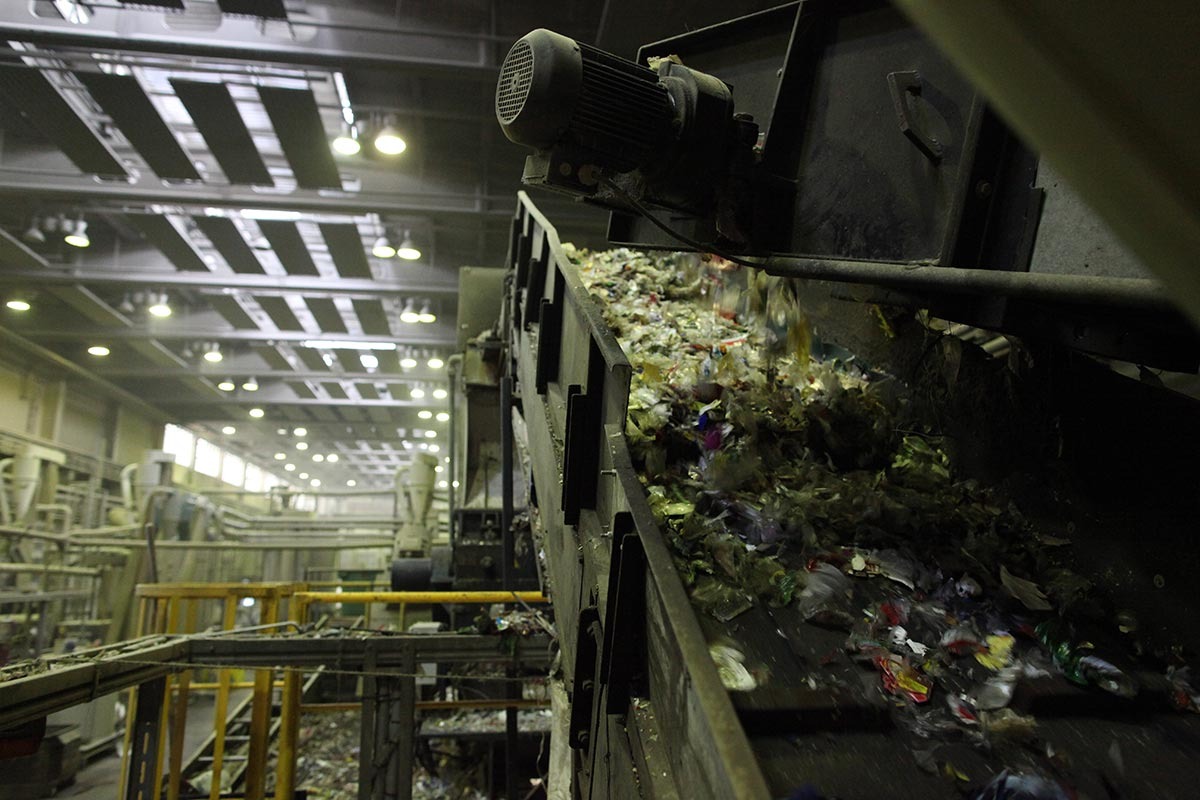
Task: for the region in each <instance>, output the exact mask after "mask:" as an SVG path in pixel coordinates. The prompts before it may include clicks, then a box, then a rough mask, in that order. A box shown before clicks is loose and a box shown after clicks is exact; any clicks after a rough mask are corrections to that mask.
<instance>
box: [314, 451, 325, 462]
mask: <svg viewBox="0 0 1200 800" xmlns="http://www.w3.org/2000/svg"><path fill="white" fill-rule="evenodd" d="M324 460H325V456H324V454H322V453H313V461H315V462H317V463H318V464H320V463H321V462H322V461H324Z"/></svg>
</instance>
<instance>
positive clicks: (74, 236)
mask: <svg viewBox="0 0 1200 800" xmlns="http://www.w3.org/2000/svg"><path fill="white" fill-rule="evenodd" d="M63 241H64V242H66V243H67V244H69V245H71V246H72V247H90V246H91V244H92V239H91V237H89V236H88V232H87V221H86V220H84V218H83V217H80V218H79V219H77V220H75V225H74V227H72V228H71V229H70V230H69V231H68V232H67V235H66V236H64V237H63Z"/></svg>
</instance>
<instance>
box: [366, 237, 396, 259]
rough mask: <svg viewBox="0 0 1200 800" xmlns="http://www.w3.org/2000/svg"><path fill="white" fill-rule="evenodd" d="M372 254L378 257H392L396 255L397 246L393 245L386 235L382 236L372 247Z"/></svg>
mask: <svg viewBox="0 0 1200 800" xmlns="http://www.w3.org/2000/svg"><path fill="white" fill-rule="evenodd" d="M371 255H373V256H375V257H376V258H391V257H392V256H394V255H396V248H394V247H392V243H391V242H390V241H388V238H387V236H386V235H385V236H380V237H379V238H378V239H376V240H375V244H374V245H373V246H372V247H371Z"/></svg>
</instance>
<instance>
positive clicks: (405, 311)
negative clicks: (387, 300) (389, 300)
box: [400, 297, 421, 325]
mask: <svg viewBox="0 0 1200 800" xmlns="http://www.w3.org/2000/svg"><path fill="white" fill-rule="evenodd" d="M400 321H401V322H406V323H408V324H409V325H413V324H415V323H418V322H420V321H421V315H420V314H418V313H417V308H416V306H415V305H414V304H413V301H412V298H411V297H410V298H408V299H407V300H405V301H404V308H402V309H401V310H400Z"/></svg>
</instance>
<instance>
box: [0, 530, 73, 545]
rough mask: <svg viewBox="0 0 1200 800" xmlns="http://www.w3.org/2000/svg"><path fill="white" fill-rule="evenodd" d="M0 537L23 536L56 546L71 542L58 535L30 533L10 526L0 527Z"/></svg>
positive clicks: (68, 537)
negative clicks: (52, 543)
mask: <svg viewBox="0 0 1200 800" xmlns="http://www.w3.org/2000/svg"><path fill="white" fill-rule="evenodd" d="M0 535H3V536H25V537H28V538H30V539H39V540H41V541H43V542H54V543H55V544H57V545H67V544H70V542H71V537H70V536H64V535H62V534H60V533H46V532H45V531H31V530H27V529H25V528H14V527H12V526H6V525H5V526H0Z"/></svg>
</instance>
